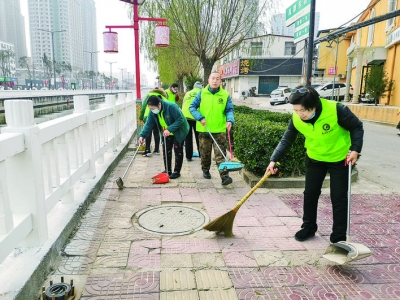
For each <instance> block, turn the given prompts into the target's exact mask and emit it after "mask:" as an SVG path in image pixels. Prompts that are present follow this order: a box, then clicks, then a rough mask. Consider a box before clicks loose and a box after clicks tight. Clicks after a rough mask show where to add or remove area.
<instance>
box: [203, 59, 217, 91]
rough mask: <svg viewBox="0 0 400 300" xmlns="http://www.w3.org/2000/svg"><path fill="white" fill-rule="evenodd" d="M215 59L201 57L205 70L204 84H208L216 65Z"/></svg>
mask: <svg viewBox="0 0 400 300" xmlns="http://www.w3.org/2000/svg"><path fill="white" fill-rule="evenodd" d="M214 63H215V60H211V59H209V58H203V59H201V64H202V65H203V70H204V78H203V82H204V86H206V85H207V82H208V78H209V77H210V74H211V72H212V71H213V69H212V68H213V66H214Z"/></svg>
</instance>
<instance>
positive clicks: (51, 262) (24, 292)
mask: <svg viewBox="0 0 400 300" xmlns="http://www.w3.org/2000/svg"><path fill="white" fill-rule="evenodd" d="M136 134H137V130H135V131H134V132H133V134H132V136H131V137H130V139H129V141H128V142H127V144H126V145H125V146H124V147H123V148H122V150H121V152H120V153H119V154H118V155H117V156H116V157H115V159H114V161H113V162H112V163H110V165H109V166H108V167H107V169H106V170H105V172H104V173H103V174H102V175H101V177H100V178H99V180H98V181H97V183H96V184H95V185H94V186H93V188H92V189H91V190H90V192H89V194H88V195H87V197H86V198H85V200H84V201H83V202H82V204H81V205H80V206H79V208H78V210H77V211H76V212H75V213H74V214H73V216H72V217H71V219H70V220H69V222H68V224H67V225H66V226H65V227H64V229H63V230H62V232H61V234H60V235H59V237H58V238H57V239H56V240H55V241H54V243H53V244H52V245H51V247H50V249H49V250H48V252H47V253H46V254H45V255H44V257H43V258H42V260H41V261H40V263H39V264H38V266H37V267H36V269H35V270H34V272H33V273H32V275H31V276H30V277H29V280H28V281H26V282H25V283H24V285H23V286H22V287H21V289H20V290H19V291H18V292H17V295H16V297H15V298H13V299H15V300H26V299H30V297H31V295H35V294H37V293H38V291H39V290H40V288H41V286H42V283H43V281H44V280H45V279H46V276H47V274H50V273H51V271H52V270H53V268H54V267H55V266H56V264H57V261H58V257H59V256H60V251H61V250H62V249H63V248H64V246H65V244H66V243H67V241H68V240H69V238H70V236H71V234H72V233H73V232H74V230H75V229H76V227H78V225H79V222H80V219H81V218H82V216H83V215H84V214H85V213H86V210H87V208H88V207H89V205H90V204H91V203H92V202H93V201H94V200H96V197H97V196H98V194H99V193H100V192H101V189H102V187H103V186H104V185H105V183H106V182H107V179H108V178H109V176H110V174H111V172H112V171H113V170H114V169H115V167H116V166H117V165H118V163H119V162H120V160H121V159H122V158H123V157H124V156H125V154H126V152H127V151H128V149H129V146H130V144H131V142H132V140H133V138H134V137H135V136H136Z"/></svg>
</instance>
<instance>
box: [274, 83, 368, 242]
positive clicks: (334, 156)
mask: <svg viewBox="0 0 400 300" xmlns="http://www.w3.org/2000/svg"><path fill="white" fill-rule="evenodd" d="M289 103H291V104H292V105H293V117H292V119H291V120H290V122H289V125H288V128H287V130H286V131H285V133H284V135H283V137H282V139H281V141H280V142H279V144H278V146H277V147H276V149H275V151H274V152H273V153H272V156H271V158H270V161H271V162H270V164H269V166H268V167H267V169H266V173H268V172H270V173H272V174H275V173H276V172H277V169H276V168H275V167H274V166H275V162H276V161H278V160H280V159H281V158H282V157H283V156H284V155H285V153H286V152H287V151H288V150H289V148H290V147H291V145H292V144H293V142H294V140H295V139H296V136H297V134H298V133H302V134H303V135H304V137H305V145H304V146H305V148H306V149H307V156H306V176H305V177H306V179H305V190H304V203H303V204H304V206H303V225H302V226H301V230H299V231H298V232H297V233H296V234H295V235H294V238H295V239H296V240H297V241H300V242H303V241H306V240H308V239H309V238H311V237H313V236H314V235H315V232H316V231H317V229H318V226H317V206H318V198H319V196H320V194H321V188H322V183H323V181H324V179H325V176H326V174H327V172H328V171H329V174H330V187H331V189H330V195H331V201H332V212H333V227H332V234H331V235H330V241H331V242H332V243H337V242H339V241H346V229H347V204H348V197H347V196H348V195H347V191H348V178H349V177H348V176H349V175H348V167H347V165H348V164H352V165H354V164H355V163H356V161H357V158H358V154H359V153H360V152H361V148H362V145H363V137H364V129H363V124H362V122H361V121H360V120H359V119H358V118H357V117H356V116H355V115H354V114H353V113H352V112H351V111H350V109H349V108H348V107H347V106H344V105H342V104H341V103H337V102H335V101H328V100H325V99H322V98H320V97H319V94H318V93H317V92H316V91H315V90H314V89H313V88H312V87H309V86H307V87H304V86H299V87H297V88H296V89H293V90H292V94H291V95H290V97H289Z"/></svg>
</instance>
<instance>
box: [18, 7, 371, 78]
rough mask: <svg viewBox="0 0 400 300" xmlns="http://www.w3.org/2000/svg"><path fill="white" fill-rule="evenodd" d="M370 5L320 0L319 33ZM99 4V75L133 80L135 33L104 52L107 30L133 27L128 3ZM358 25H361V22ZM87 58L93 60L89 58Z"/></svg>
mask: <svg viewBox="0 0 400 300" xmlns="http://www.w3.org/2000/svg"><path fill="white" fill-rule="evenodd" d="M147 1H151V0H147ZM370 1H371V0H316V11H317V12H319V13H320V24H319V29H320V30H322V29H328V28H335V27H339V26H341V25H343V24H344V23H346V22H348V21H350V20H351V19H352V18H354V17H355V16H357V15H358V14H359V13H360V12H362V11H363V10H364V9H365V8H367V6H368V4H369V3H370ZM20 2H21V10H22V15H23V16H25V23H26V27H27V26H29V22H28V9H27V2H28V0H20ZM294 2H295V0H281V1H280V3H281V7H280V9H279V12H280V13H284V12H285V9H286V8H287V7H289V6H290V5H291V4H293V3H294ZM95 4H96V9H97V30H98V32H97V43H98V50H99V51H100V52H99V53H98V54H97V56H98V65H99V71H100V72H104V73H105V74H106V75H109V74H110V64H109V63H107V61H108V62H116V63H114V64H112V72H113V74H114V76H117V75H118V72H121V70H119V68H124V69H125V70H124V71H123V72H124V78H126V76H127V74H128V73H127V72H130V74H131V75H130V76H132V74H133V73H134V70H135V62H134V61H135V59H134V38H133V29H118V30H117V32H118V42H119V53H118V54H107V53H104V52H103V31H107V30H106V28H105V26H107V25H130V20H129V18H128V8H127V5H126V3H124V2H122V1H119V0H95ZM139 15H140V10H139ZM159 17H163V16H159ZM354 21H357V18H356V19H355V20H354ZM139 24H140V23H139ZM28 32H29V31H28ZM27 36H28V38H29V34H27ZM28 44H29V41H28ZM29 48H30V46H29V45H28V52H29V53H30V49H29ZM87 55H88V56H90V55H89V54H87ZM95 56H96V54H93V59H95ZM88 59H89V58H88ZM140 68H141V70H144V71H142V73H144V74H145V75H146V77H147V82H148V84H149V85H153V84H154V83H155V82H156V79H155V78H156V76H157V73H156V72H155V71H152V70H151V68H150V66H149V64H148V63H147V62H146V61H145V60H144V58H143V57H141V59H140ZM131 78H132V77H131Z"/></svg>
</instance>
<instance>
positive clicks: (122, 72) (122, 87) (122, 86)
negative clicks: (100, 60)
mask: <svg viewBox="0 0 400 300" xmlns="http://www.w3.org/2000/svg"><path fill="white" fill-rule="evenodd" d="M118 69H120V70H121V90H123V89H124V70H126V68H118Z"/></svg>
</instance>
